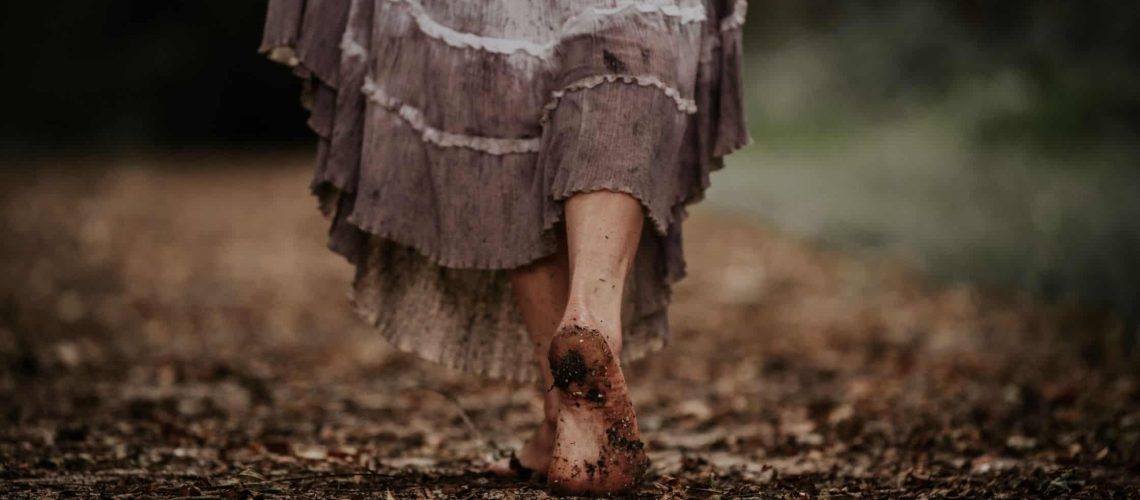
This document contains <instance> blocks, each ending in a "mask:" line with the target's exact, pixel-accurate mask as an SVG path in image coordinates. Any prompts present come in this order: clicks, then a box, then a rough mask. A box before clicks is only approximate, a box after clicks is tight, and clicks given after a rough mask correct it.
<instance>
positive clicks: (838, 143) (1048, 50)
mask: <svg viewBox="0 0 1140 500" xmlns="http://www.w3.org/2000/svg"><path fill="white" fill-rule="evenodd" d="M263 9H264V2H234V1H223V0H196V1H165V2H154V1H143V0H119V1H114V2H112V1H108V0H91V1H87V2H66V3H64V4H60V3H43V2H38V3H37V2H6V3H5V4H4V5H3V6H0V13H2V14H0V24H2V29H0V37H3V38H4V40H3V42H4V44H3V45H4V47H5V49H4V50H5V55H4V58H3V64H4V66H5V72H4V75H5V78H3V80H2V81H0V90H2V92H3V95H5V96H7V99H6V102H5V111H6V116H7V118H8V119H6V120H3V122H0V148H2V150H3V151H5V156H6V157H7V158H9V161H7V162H5V165H4V166H5V168H11V167H12V166H14V165H15V164H16V163H17V162H16V161H15V160H12V159H13V158H27V157H42V156H44V155H51V156H57V155H60V154H64V155H68V154H75V155H83V154H89V153H110V154H115V153H131V152H138V151H162V150H166V149H175V150H179V151H185V150H191V149H198V148H209V149H219V148H221V149H231V148H243V149H245V148H249V149H278V148H288V147H294V146H296V147H308V146H309V145H310V143H311V142H310V136H309V133H308V131H307V130H306V128H305V125H304V112H303V111H302V110H301V109H300V107H299V106H297V105H295V103H296V102H297V94H298V90H299V88H298V87H299V86H298V85H297V83H296V82H295V81H294V79H293V78H291V77H289V76H288V75H287V72H286V71H285V70H284V69H282V68H280V67H278V66H276V65H274V64H271V63H269V62H268V61H266V60H264V59H263V58H262V57H261V56H260V55H259V54H257V53H256V48H257V44H258V39H259V36H260V29H261V21H262V19H261V16H262V13H263ZM748 18H749V21H748V26H747V39H748V40H747V41H748V47H747V59H748V64H749V68H750V69H749V75H748V82H747V89H748V92H749V106H750V110H749V111H750V120H751V121H750V123H751V126H752V129H753V135H754V137H755V139H756V141H757V144H756V146H754V147H753V148H751V149H749V150H748V151H746V152H744V153H742V154H741V155H738V156H737V157H734V158H733V160H732V161H731V162H730V168H729V169H727V170H726V171H725V172H724V173H723V174H719V175H721V177H719V179H714V193H713V196H712V198H711V201H712V202H713V203H714V204H718V205H719V206H721V207H722V208H728V209H733V210H739V211H742V212H745V213H748V214H750V215H752V216H756V217H760V218H763V219H765V220H767V221H769V222H770V223H772V224H774V225H776V226H778V227H780V228H783V229H785V230H787V231H791V232H794V233H796V234H799V235H802V236H803V237H805V238H809V239H811V240H813V241H816V242H819V243H821V244H825V245H835V246H840V247H843V248H847V249H851V250H852V251H862V250H865V249H871V250H874V251H888V252H895V253H898V254H900V255H904V256H907V257H908V258H911V259H912V260H913V261H915V262H916V263H917V264H918V265H920V266H922V267H924V268H925V269H927V270H929V271H930V272H932V273H934V274H935V275H936V276H939V277H940V278H942V279H944V280H949V281H954V280H969V281H976V282H982V283H987V284H992V285H994V286H998V287H1005V288H1010V289H1017V290H1024V291H1026V292H1028V293H1032V294H1034V295H1036V296H1039V297H1043V298H1045V299H1048V300H1051V301H1060V302H1074V303H1081V304H1088V305H1092V306H1096V307H1106V308H1111V309H1113V310H1115V311H1117V312H1118V313H1119V314H1120V315H1121V316H1122V317H1124V318H1125V320H1126V324H1127V325H1128V326H1127V327H1126V332H1127V333H1125V334H1124V335H1123V336H1124V337H1128V338H1133V339H1134V338H1135V335H1136V333H1135V332H1136V325H1137V324H1138V323H1140V258H1138V256H1140V224H1138V223H1137V221H1138V220H1140V196H1138V193H1140V189H1138V188H1140V165H1138V164H1137V159H1140V142H1138V140H1137V139H1138V133H1140V65H1138V64H1136V62H1137V61H1140V35H1138V34H1137V33H1138V28H1140V4H1137V3H1135V2H1119V1H1108V0H1089V1H1084V2H1046V1H1033V0H1009V1H1003V2H983V1H980V0H966V1H957V2H947V1H941V2H939V1H928V0H906V1H903V0H892V1H888V0H873V1H835V0H767V1H761V0H753V1H752V2H751V5H750V10H749V16H748ZM718 181H719V182H718Z"/></svg>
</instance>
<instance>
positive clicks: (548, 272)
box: [489, 239, 570, 476]
mask: <svg viewBox="0 0 1140 500" xmlns="http://www.w3.org/2000/svg"><path fill="white" fill-rule="evenodd" d="M569 281H570V277H569V268H568V263H567V260H566V246H565V240H564V239H563V240H561V241H560V242H559V248H558V252H557V253H555V254H554V255H552V256H550V257H547V258H544V259H542V260H539V261H537V262H534V263H532V264H530V265H528V266H524V267H521V268H518V269H514V270H512V271H511V286H512V287H513V288H514V292H515V300H516V303H517V304H518V307H519V311H520V313H521V314H522V317H523V322H524V323H525V324H526V329H527V333H529V334H530V339H531V342H533V343H534V359H535V363H536V364H537V365H538V368H539V371H540V372H541V375H542V382H541V383H542V394H543V419H542V423H541V424H539V426H538V428H537V429H535V431H534V434H533V435H531V437H530V439H528V440H527V442H526V444H525V445H523V447H522V449H520V450H519V451H518V453H517V457H518V461H519V464H520V465H522V466H523V467H526V468H527V469H530V470H533V471H534V472H535V473H537V474H541V475H544V476H545V475H546V469H547V468H548V467H549V466H550V455H551V452H552V451H553V449H554V429H555V424H556V422H557V420H556V419H557V417H558V394H557V393H555V392H554V391H551V390H550V388H551V387H552V386H553V385H554V377H553V376H552V375H551V374H550V362H549V360H548V356H547V353H548V352H550V339H551V338H552V337H553V336H554V332H555V330H556V329H557V328H558V324H559V322H560V321H561V319H562V315H563V311H564V310H565V309H566V294H567V291H568V290H569V288H570V284H569ZM489 470H490V471H491V472H494V473H496V474H499V475H516V474H518V471H516V470H512V469H511V467H510V462H509V461H508V460H506V459H504V460H502V461H499V462H496V463H494V464H492V465H491V467H490V468H489Z"/></svg>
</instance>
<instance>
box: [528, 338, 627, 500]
mask: <svg viewBox="0 0 1140 500" xmlns="http://www.w3.org/2000/svg"><path fill="white" fill-rule="evenodd" d="M550 366H551V371H552V372H553V375H554V386H555V389H556V390H558V391H559V400H560V401H559V403H560V407H559V408H560V409H559V427H558V431H559V435H558V437H556V439H555V448H554V458H553V461H552V462H551V466H550V473H549V481H548V485H549V486H550V490H551V492H553V493H557V494H573V495H612V494H619V493H622V492H626V491H629V490H630V489H631V488H633V487H634V486H636V485H637V483H638V482H639V481H640V480H641V478H642V476H643V475H644V474H645V471H646V469H647V468H648V466H649V460H648V458H646V456H645V451H644V449H643V448H644V445H643V444H642V442H641V435H640V432H639V431H638V428H637V417H636V415H635V414H634V410H633V403H632V402H630V399H629V391H628V390H627V388H626V385H625V378H624V376H623V375H622V372H621V368H620V366H619V365H618V360H617V358H616V357H615V356H614V355H613V352H612V351H611V350H610V348H609V345H607V344H606V341H605V339H604V338H603V337H602V335H601V334H600V333H599V332H598V331H596V330H592V329H588V328H582V327H569V328H566V329H563V330H562V331H561V332H559V333H558V335H556V336H555V338H554V339H553V342H552V343H551V347H550Z"/></svg>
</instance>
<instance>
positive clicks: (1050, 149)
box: [0, 0, 1140, 498]
mask: <svg viewBox="0 0 1140 500" xmlns="http://www.w3.org/2000/svg"><path fill="white" fill-rule="evenodd" d="M750 3H751V5H750V9H749V25H748V32H747V36H748V46H747V54H746V58H747V62H748V66H749V75H748V81H747V92H748V99H749V106H750V109H749V111H750V124H751V127H752V130H753V135H754V137H755V139H756V144H755V145H754V146H752V147H751V148H749V149H747V150H745V151H743V152H742V153H741V154H739V155H737V156H736V157H734V158H732V159H731V160H730V162H729V165H728V168H726V169H725V170H724V171H723V172H719V173H717V174H715V175H714V178H713V189H712V191H711V192H710V196H709V199H708V200H706V202H704V203H703V204H702V205H700V206H699V207H697V208H695V209H694V210H693V215H692V217H691V219H690V220H689V221H688V222H687V225H686V229H685V230H686V238H687V241H686V245H687V246H686V254H687V258H688V261H689V277H688V278H687V279H686V280H685V281H683V282H682V283H681V285H680V286H679V287H678V288H677V289H676V290H675V295H674V307H673V309H672V311H671V317H670V320H671V322H672V325H673V332H674V336H673V338H672V340H671V344H670V345H669V347H667V348H666V349H665V350H664V351H663V352H662V353H661V354H659V355H655V356H652V357H650V358H648V359H646V360H644V361H641V362H638V363H635V364H633V365H632V366H631V367H630V368H629V379H630V382H631V384H632V395H633V399H634V403H635V405H636V407H637V410H638V415H639V417H640V419H641V424H642V427H643V429H642V430H643V437H644V439H645V442H646V447H647V450H648V451H649V455H650V458H651V460H652V466H651V470H650V478H649V480H648V481H647V482H646V483H645V484H643V485H642V486H641V488H640V489H639V490H638V492H637V496H639V497H642V498H692V497H698V498H735V497H756V498H792V497H795V498H800V497H805V496H806V497H824V496H827V497H837V496H842V497H869V498H880V497H889V498H953V497H958V498H978V497H983V498H984V497H1014V498H1044V497H1068V498H1137V497H1140V479H1138V478H1140V379H1138V378H1137V377H1138V375H1140V373H1138V372H1137V370H1136V366H1137V359H1136V347H1135V346H1136V344H1137V339H1138V338H1140V337H1138V335H1140V333H1138V332H1140V330H1138V329H1137V325H1138V324H1140V284H1138V283H1140V259H1138V258H1137V255H1140V224H1137V223H1136V221H1137V220H1138V218H1140V196H1138V193H1140V169H1138V166H1140V162H1138V160H1140V142H1137V139H1138V135H1140V67H1138V66H1137V65H1136V64H1135V61H1136V60H1140V35H1137V33H1140V31H1138V28H1140V7H1137V6H1136V5H1133V4H1130V3H1127V2H1109V1H1100V0H1094V1H1090V2H1081V3H1076V2H1070V3H1057V2H1035V1H1029V0H1019V1H1009V2H1000V3H995V2H978V1H967V2H954V3H947V2H933V1H914V2H910V1H905V2H904V1H874V2H855V1H838V2H837V1H825V0H776V1H760V0H754V1H752V2H750ZM263 9H264V3H263V2H260V1H259V2H227V1H221V0H203V1H195V2H190V1H168V2H144V1H141V0H129V1H117V2H110V1H104V0H98V1H89V2H64V3H62V4H59V3H32V2H8V3H6V4H4V5H3V6H0V28H2V29H0V38H3V41H4V46H5V47H8V50H7V52H6V54H5V57H4V59H3V64H4V66H5V68H6V69H7V71H6V72H5V76H6V78H4V79H2V80H0V90H2V91H3V92H4V95H6V96H9V99H8V100H7V102H6V104H5V111H6V112H7V115H8V117H9V118H10V119H8V120H4V121H3V123H2V124H0V152H2V154H3V159H2V160H0V410H2V411H0V496H3V497H5V498H42V497H69V496H81V497H88V496H116V495H122V496H150V497H183V498H190V497H193V498H234V497H242V498H244V497H259V498H260V497H277V496H287V497H308V498H327V497H332V496H336V497H375V496H380V497H389V498H546V497H547V494H546V493H545V492H544V491H543V489H542V487H541V485H535V484H520V483H514V482H510V481H506V480H501V479H494V478H491V477H489V476H486V475H484V474H481V473H480V472H479V470H480V466H481V465H480V464H481V463H483V462H484V461H485V460H486V459H487V458H488V457H491V456H494V455H496V454H500V453H503V452H505V451H506V450H509V449H512V448H515V447H517V446H519V445H520V444H521V439H522V438H523V437H524V436H525V435H526V432H528V431H529V430H530V428H531V426H532V425H534V424H535V423H536V422H537V420H538V418H539V414H540V408H539V407H538V402H537V401H536V398H534V395H535V394H536V392H535V391H537V390H538V389H536V388H533V387H529V386H517V385H510V384H505V383H498V382H486V381H481V380H477V379H473V378H471V377H469V376H464V375H461V374H457V373H454V372H449V371H447V370H443V369H440V368H438V367H434V366H431V365H429V364H426V363H423V362H420V361H418V360H416V359H414V358H412V357H409V356H406V355H404V354H402V353H399V352H396V351H394V350H393V349H392V348H390V347H389V346H388V345H386V344H385V343H384V342H383V341H382V340H381V338H380V336H379V334H377V333H376V332H374V331H372V330H371V329H370V328H369V327H367V326H366V325H363V324H362V323H361V322H359V321H358V320H357V318H356V317H355V315H354V314H353V313H352V312H351V310H350V307H349V304H348V301H347V292H348V287H349V282H350V280H351V278H352V269H351V266H350V265H349V264H348V263H346V262H344V261H343V260H342V259H340V258H339V257H337V256H336V255H334V254H332V253H330V252H329V251H327V250H326V249H325V244H324V236H325V231H326V221H325V220H324V219H323V218H322V217H321V215H320V214H319V212H318V211H317V210H316V206H315V201H314V200H313V199H312V198H311V197H310V196H309V194H308V192H307V186H308V184H309V175H310V172H309V168H310V164H311V161H312V150H313V147H312V144H311V137H310V132H309V131H308V130H307V129H306V127H305V124H304V121H305V113H304V112H303V110H302V109H301V108H300V107H299V106H298V105H297V104H298V92H299V88H298V85H297V84H296V82H295V80H294V79H293V78H292V77H291V76H290V75H289V74H288V71H287V70H286V69H284V68H282V67H279V66H276V65H274V64H272V63H269V62H267V61H265V60H264V59H263V58H262V57H261V56H260V55H259V54H257V53H256V50H255V49H256V46H257V42H258V38H259V36H260V25H261V16H262V13H263Z"/></svg>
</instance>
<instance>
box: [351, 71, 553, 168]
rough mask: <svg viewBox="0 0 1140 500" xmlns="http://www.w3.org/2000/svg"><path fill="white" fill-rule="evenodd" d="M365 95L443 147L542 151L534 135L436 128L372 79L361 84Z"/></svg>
mask: <svg viewBox="0 0 1140 500" xmlns="http://www.w3.org/2000/svg"><path fill="white" fill-rule="evenodd" d="M361 91H362V92H363V93H364V95H366V96H368V99H369V100H370V101H372V102H373V103H375V104H377V105H379V106H381V107H383V108H384V109H386V110H388V111H391V112H393V113H395V114H396V115H398V116H399V117H400V118H402V119H403V120H404V121H405V122H406V123H407V124H408V126H410V127H411V128H412V130H415V131H416V132H419V134H420V138H421V139H422V140H423V141H424V142H430V143H432V144H435V145H437V146H439V147H443V148H468V149H474V150H476V151H482V152H484V153H488V154H492V155H508V154H523V153H537V152H538V151H539V142H540V140H539V139H538V138H532V139H501V138H497V137H480V136H474V135H467V134H453V133H451V132H445V131H443V130H440V129H437V128H434V127H432V126H430V125H428V124H427V122H426V120H424V115H423V112H422V111H420V110H419V109H416V108H414V107H412V106H408V105H407V104H404V103H402V102H400V100H399V99H396V98H395V97H392V96H390V95H388V94H387V93H386V92H384V90H383V89H381V88H380V87H379V86H378V85H376V82H374V81H372V79H370V78H369V79H367V80H365V82H364V87H362V88H361Z"/></svg>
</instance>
